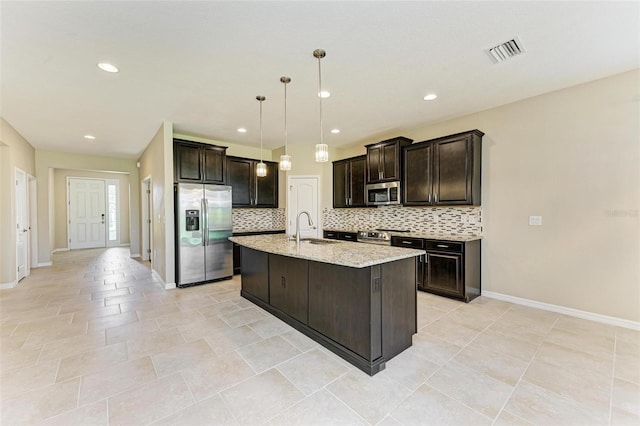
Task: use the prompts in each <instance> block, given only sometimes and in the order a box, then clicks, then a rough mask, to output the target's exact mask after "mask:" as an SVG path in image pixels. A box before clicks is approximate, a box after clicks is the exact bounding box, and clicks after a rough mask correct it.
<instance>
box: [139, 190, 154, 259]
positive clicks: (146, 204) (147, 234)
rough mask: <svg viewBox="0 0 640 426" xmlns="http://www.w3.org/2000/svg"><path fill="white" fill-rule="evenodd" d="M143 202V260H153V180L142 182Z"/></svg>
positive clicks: (141, 196)
mask: <svg viewBox="0 0 640 426" xmlns="http://www.w3.org/2000/svg"><path fill="white" fill-rule="evenodd" d="M140 200H141V202H142V253H141V255H142V260H145V261H149V260H151V236H152V235H153V232H152V230H151V218H152V217H153V214H152V213H151V205H152V203H151V178H147V179H145V180H144V181H143V182H142V191H141V194H140Z"/></svg>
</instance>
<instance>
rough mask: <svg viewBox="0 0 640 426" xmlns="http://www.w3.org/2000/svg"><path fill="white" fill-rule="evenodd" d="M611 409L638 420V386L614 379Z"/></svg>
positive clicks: (639, 415) (639, 396) (639, 409)
mask: <svg viewBox="0 0 640 426" xmlns="http://www.w3.org/2000/svg"><path fill="white" fill-rule="evenodd" d="M612 404H613V407H614V408H616V409H618V410H622V411H626V412H627V413H629V414H631V415H633V416H636V417H638V418H640V385H638V384H637V383H632V382H627V381H625V380H620V379H616V380H615V381H614V382H613V401H612Z"/></svg>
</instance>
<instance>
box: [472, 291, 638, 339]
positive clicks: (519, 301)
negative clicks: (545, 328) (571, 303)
mask: <svg viewBox="0 0 640 426" xmlns="http://www.w3.org/2000/svg"><path fill="white" fill-rule="evenodd" d="M482 296H486V297H489V298H491V299H497V300H503V301H505V302H511V303H515V304H516V305H524V306H529V307H531V308H537V309H542V310H545V311H551V312H557V313H559V314H564V315H569V316H572V317H577V318H582V319H586V320H590V321H596V322H600V323H603V324H609V325H615V326H617V327H622V328H629V329H631V330H640V322H637V321H630V320H626V319H623V318H617V317H610V316H608V315H602V314H596V313H594V312H588V311H581V310H579V309H573V308H568V307H566V306H559V305H552V304H551V303H544V302H538V301H537V300H531V299H524V298H522V297H516V296H510V295H508V294H502V293H494V292H493V291H486V290H482Z"/></svg>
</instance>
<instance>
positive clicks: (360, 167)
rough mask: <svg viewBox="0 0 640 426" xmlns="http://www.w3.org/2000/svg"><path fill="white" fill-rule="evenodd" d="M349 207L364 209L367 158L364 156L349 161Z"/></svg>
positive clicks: (365, 203)
mask: <svg viewBox="0 0 640 426" xmlns="http://www.w3.org/2000/svg"><path fill="white" fill-rule="evenodd" d="M349 178H350V179H349V181H350V182H349V183H350V185H349V189H350V192H351V194H350V195H349V207H366V205H367V198H366V197H367V196H366V188H365V185H366V183H367V182H366V181H367V157H366V156H365V155H363V156H361V157H358V158H354V159H352V160H351V161H350V170H349Z"/></svg>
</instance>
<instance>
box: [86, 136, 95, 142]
mask: <svg viewBox="0 0 640 426" xmlns="http://www.w3.org/2000/svg"><path fill="white" fill-rule="evenodd" d="M84 138H85V139H89V140H91V141H92V140H94V139H95V138H96V137H95V136H93V135H84Z"/></svg>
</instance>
